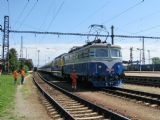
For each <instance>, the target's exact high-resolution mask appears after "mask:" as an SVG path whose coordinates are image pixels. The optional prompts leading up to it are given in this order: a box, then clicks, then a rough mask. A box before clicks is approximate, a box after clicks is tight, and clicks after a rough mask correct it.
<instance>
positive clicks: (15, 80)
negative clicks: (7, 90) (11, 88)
mask: <svg viewBox="0 0 160 120" xmlns="http://www.w3.org/2000/svg"><path fill="white" fill-rule="evenodd" d="M13 77H14V85H16V84H17V79H18V72H17V70H16V69H15V70H14V72H13Z"/></svg>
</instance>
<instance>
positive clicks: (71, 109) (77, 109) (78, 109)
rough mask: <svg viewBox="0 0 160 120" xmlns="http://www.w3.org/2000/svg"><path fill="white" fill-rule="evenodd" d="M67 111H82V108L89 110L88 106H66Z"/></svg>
mask: <svg viewBox="0 0 160 120" xmlns="http://www.w3.org/2000/svg"><path fill="white" fill-rule="evenodd" d="M66 110H67V111H80V110H88V107H83V108H76V109H75V108H66Z"/></svg>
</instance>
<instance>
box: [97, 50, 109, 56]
mask: <svg viewBox="0 0 160 120" xmlns="http://www.w3.org/2000/svg"><path fill="white" fill-rule="evenodd" d="M95 55H96V57H108V49H106V48H105V49H104V48H97V49H96V54H95Z"/></svg>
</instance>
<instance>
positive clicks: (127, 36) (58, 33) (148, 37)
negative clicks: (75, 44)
mask: <svg viewBox="0 0 160 120" xmlns="http://www.w3.org/2000/svg"><path fill="white" fill-rule="evenodd" d="M9 32H11V33H26V34H50V35H78V36H99V37H111V35H100V34H98V35H97V34H84V33H62V32H41V31H17V30H9ZM114 37H121V38H138V39H139V38H146V39H160V37H156V36H133V35H132V36H131V35H114Z"/></svg>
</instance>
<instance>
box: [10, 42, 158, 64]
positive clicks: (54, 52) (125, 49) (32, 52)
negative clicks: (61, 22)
mask: <svg viewBox="0 0 160 120" xmlns="http://www.w3.org/2000/svg"><path fill="white" fill-rule="evenodd" d="M81 45H82V44H38V45H37V44H31V45H29V44H25V46H24V49H23V57H24V58H26V52H27V58H30V59H32V60H33V62H34V65H35V66H37V64H38V50H40V54H39V58H40V59H39V60H40V62H39V64H40V65H44V64H45V63H47V62H49V61H51V60H53V59H54V58H55V57H57V56H59V55H60V54H63V53H67V52H68V51H69V50H70V49H71V48H72V47H73V46H81ZM119 45H120V46H121V47H122V55H123V60H129V59H130V50H129V49H130V47H133V60H139V58H140V53H139V51H138V50H137V48H142V45H141V43H132V44H131V43H119ZM153 45H154V47H153ZM12 47H13V48H16V50H17V52H18V55H19V56H20V46H15V45H12V46H10V48H12ZM26 48H27V49H26ZM147 50H150V56H151V58H152V57H160V55H159V54H158V53H160V49H159V46H158V45H156V46H155V44H154V43H153V44H146V45H145V57H146V63H148V52H147ZM19 56H18V57H19Z"/></svg>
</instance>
